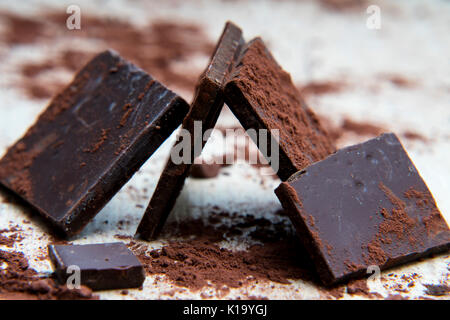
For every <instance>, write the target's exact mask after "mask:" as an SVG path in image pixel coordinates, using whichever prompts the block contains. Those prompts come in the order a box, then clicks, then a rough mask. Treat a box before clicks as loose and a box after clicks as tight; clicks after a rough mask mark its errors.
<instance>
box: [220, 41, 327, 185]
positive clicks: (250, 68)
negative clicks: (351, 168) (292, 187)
mask: <svg viewBox="0 0 450 320" xmlns="http://www.w3.org/2000/svg"><path fill="white" fill-rule="evenodd" d="M225 102H226V104H227V105H228V106H229V107H230V109H231V111H232V112H233V113H234V115H235V116H236V117H237V118H238V120H239V121H240V123H241V124H242V126H243V127H244V128H245V129H246V130H249V129H255V130H261V129H265V130H268V132H269V133H270V130H279V141H278V145H279V167H277V166H276V165H274V164H275V162H273V161H270V163H271V165H272V168H273V169H274V171H275V172H276V173H277V174H278V176H279V177H280V179H281V180H283V181H284V180H286V179H287V178H289V177H290V176H291V175H292V174H294V173H295V172H297V171H298V170H302V169H303V168H305V167H306V166H308V165H310V164H312V163H314V162H316V161H319V160H322V159H323V158H325V157H326V156H328V155H329V154H330V153H332V152H334V151H335V147H334V143H333V141H332V139H331V138H330V136H329V135H328V133H327V132H326V131H325V130H324V128H323V127H322V126H321V124H320V121H319V119H318V118H317V116H316V115H315V114H314V112H313V111H312V110H311V109H310V108H309V107H308V106H307V105H306V103H305V102H304V100H303V99H302V98H301V96H300V93H299V92H298V90H297V88H296V87H295V86H294V84H293V83H292V80H291V76H290V75H289V74H288V73H287V72H286V71H284V70H283V69H282V68H281V67H280V66H279V65H278V63H277V62H276V61H275V59H274V58H273V56H272V55H271V53H270V52H269V50H268V49H267V48H266V46H265V45H264V43H263V41H262V40H261V39H260V38H256V39H254V40H252V41H250V42H249V43H248V44H247V45H246V46H245V47H244V49H243V50H242V52H241V55H240V57H239V59H238V60H237V61H236V65H235V68H233V71H232V73H231V75H230V80H229V82H228V83H227V85H226V88H225ZM269 136H270V137H272V135H269ZM252 139H254V141H255V143H256V144H257V145H258V141H257V140H255V139H256V137H253V136H252ZM267 140H268V141H267V142H268V144H269V145H268V147H267V153H268V151H269V150H271V148H270V143H271V141H272V139H271V138H268V139H267ZM274 140H276V139H274ZM261 151H262V150H261ZM267 153H266V152H262V154H263V155H264V156H266V158H267V160H270V156H272V155H268V154H267Z"/></svg>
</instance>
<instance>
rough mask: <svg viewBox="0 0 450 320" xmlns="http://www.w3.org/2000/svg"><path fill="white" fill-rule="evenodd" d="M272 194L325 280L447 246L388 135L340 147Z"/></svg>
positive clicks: (434, 212)
mask: <svg viewBox="0 0 450 320" xmlns="http://www.w3.org/2000/svg"><path fill="white" fill-rule="evenodd" d="M275 193H276V194H277V196H278V198H279V199H280V201H281V203H282V205H283V207H284V208H285V209H286V211H287V212H288V214H289V216H290V219H291V220H292V222H293V224H294V225H295V227H296V230H297V233H298V236H299V237H300V238H301V240H302V242H303V244H304V245H305V247H306V249H307V250H308V252H309V254H310V255H311V257H312V259H313V261H314V263H315V265H316V268H317V270H318V274H319V276H320V278H321V279H322V281H323V282H324V283H325V284H327V285H331V284H334V283H337V282H342V281H346V280H348V279H349V278H353V277H359V276H363V275H366V274H367V273H366V272H367V271H368V267H369V266H379V267H380V269H381V270H383V269H387V268H389V267H393V266H396V265H400V264H403V263H407V262H410V261H413V260H417V259H419V258H423V257H426V256H429V255H431V254H435V253H440V252H444V251H448V250H449V249H450V230H449V228H448V226H447V224H446V222H445V220H444V218H443V217H442V215H441V213H440V212H439V209H438V208H437V206H436V203H435V201H434V199H433V196H432V195H431V193H430V191H429V190H428V188H427V186H426V184H425V182H424V181H423V180H422V178H421V176H420V175H419V173H418V172H417V169H416V168H415V166H414V164H413V163H412V162H411V160H410V159H409V157H408V154H407V153H406V151H405V150H404V149H403V147H402V145H401V143H400V141H399V140H398V138H397V137H396V136H395V135H394V134H383V135H381V136H379V137H378V138H375V139H372V140H369V141H367V142H365V143H362V144H358V145H355V146H351V147H347V148H344V149H342V150H339V151H337V152H336V153H335V154H333V155H331V156H329V157H328V158H326V159H324V160H322V161H320V162H317V163H315V164H313V165H311V166H309V167H307V168H306V169H304V170H303V171H299V172H298V173H296V174H295V175H293V176H292V177H291V178H290V179H289V180H288V181H287V182H283V183H281V185H280V186H279V187H278V188H277V189H276V190H275Z"/></svg>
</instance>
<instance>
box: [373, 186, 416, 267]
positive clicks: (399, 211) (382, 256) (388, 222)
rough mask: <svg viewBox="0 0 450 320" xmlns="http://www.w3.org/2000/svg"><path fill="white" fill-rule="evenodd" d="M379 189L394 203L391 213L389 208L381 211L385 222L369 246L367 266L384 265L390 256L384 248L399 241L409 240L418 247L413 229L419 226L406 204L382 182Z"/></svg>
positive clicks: (381, 224) (380, 225)
mask: <svg viewBox="0 0 450 320" xmlns="http://www.w3.org/2000/svg"><path fill="white" fill-rule="evenodd" d="M378 187H379V188H380V190H381V191H383V193H384V194H385V196H386V197H387V198H388V199H389V201H390V202H391V203H392V205H393V208H392V210H391V211H390V212H389V210H388V209H387V208H381V210H380V215H381V216H382V218H383V221H382V222H381V223H380V224H379V225H378V231H377V233H376V235H375V237H374V239H373V240H372V241H371V242H369V244H368V245H367V252H368V256H366V257H365V262H366V263H367V265H369V264H374V263H375V264H377V265H382V264H384V263H385V262H386V261H387V260H388V259H389V254H388V253H386V251H385V249H383V247H385V248H387V247H388V246H389V245H391V246H395V245H396V243H397V240H402V239H405V238H407V239H408V241H409V243H410V245H412V246H414V245H416V239H415V237H414V234H413V228H414V227H415V226H416V225H417V221H416V220H415V219H412V218H411V217H410V216H409V215H408V213H407V211H406V203H405V202H404V201H403V200H401V199H400V198H399V197H397V196H396V195H395V194H394V193H393V192H392V190H391V189H389V188H388V187H387V186H386V185H384V184H383V183H382V182H380V183H379V185H378ZM392 236H395V237H396V239H392Z"/></svg>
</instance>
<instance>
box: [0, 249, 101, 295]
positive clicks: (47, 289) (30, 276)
mask: <svg viewBox="0 0 450 320" xmlns="http://www.w3.org/2000/svg"><path fill="white" fill-rule="evenodd" d="M0 265H3V268H2V269H0V299H70V300H72V299H95V298H96V297H95V296H93V295H92V291H91V290H90V289H88V288H87V287H83V286H82V287H81V288H80V289H73V290H71V289H68V288H67V287H66V286H65V285H64V286H61V285H59V284H57V283H56V282H55V281H54V280H53V279H51V278H42V277H40V276H39V274H38V273H37V272H36V271H35V270H33V269H31V268H29V266H28V261H27V259H26V257H25V256H24V254H23V253H21V252H14V251H13V252H10V251H4V250H0Z"/></svg>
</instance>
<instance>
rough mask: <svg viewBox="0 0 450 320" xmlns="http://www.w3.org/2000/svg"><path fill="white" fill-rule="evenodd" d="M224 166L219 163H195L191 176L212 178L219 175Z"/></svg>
mask: <svg viewBox="0 0 450 320" xmlns="http://www.w3.org/2000/svg"><path fill="white" fill-rule="evenodd" d="M221 168H222V166H221V165H220V164H217V163H195V164H193V165H192V167H191V171H190V177H192V178H196V179H211V178H215V177H217V175H218V174H219V172H220V169H221Z"/></svg>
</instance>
